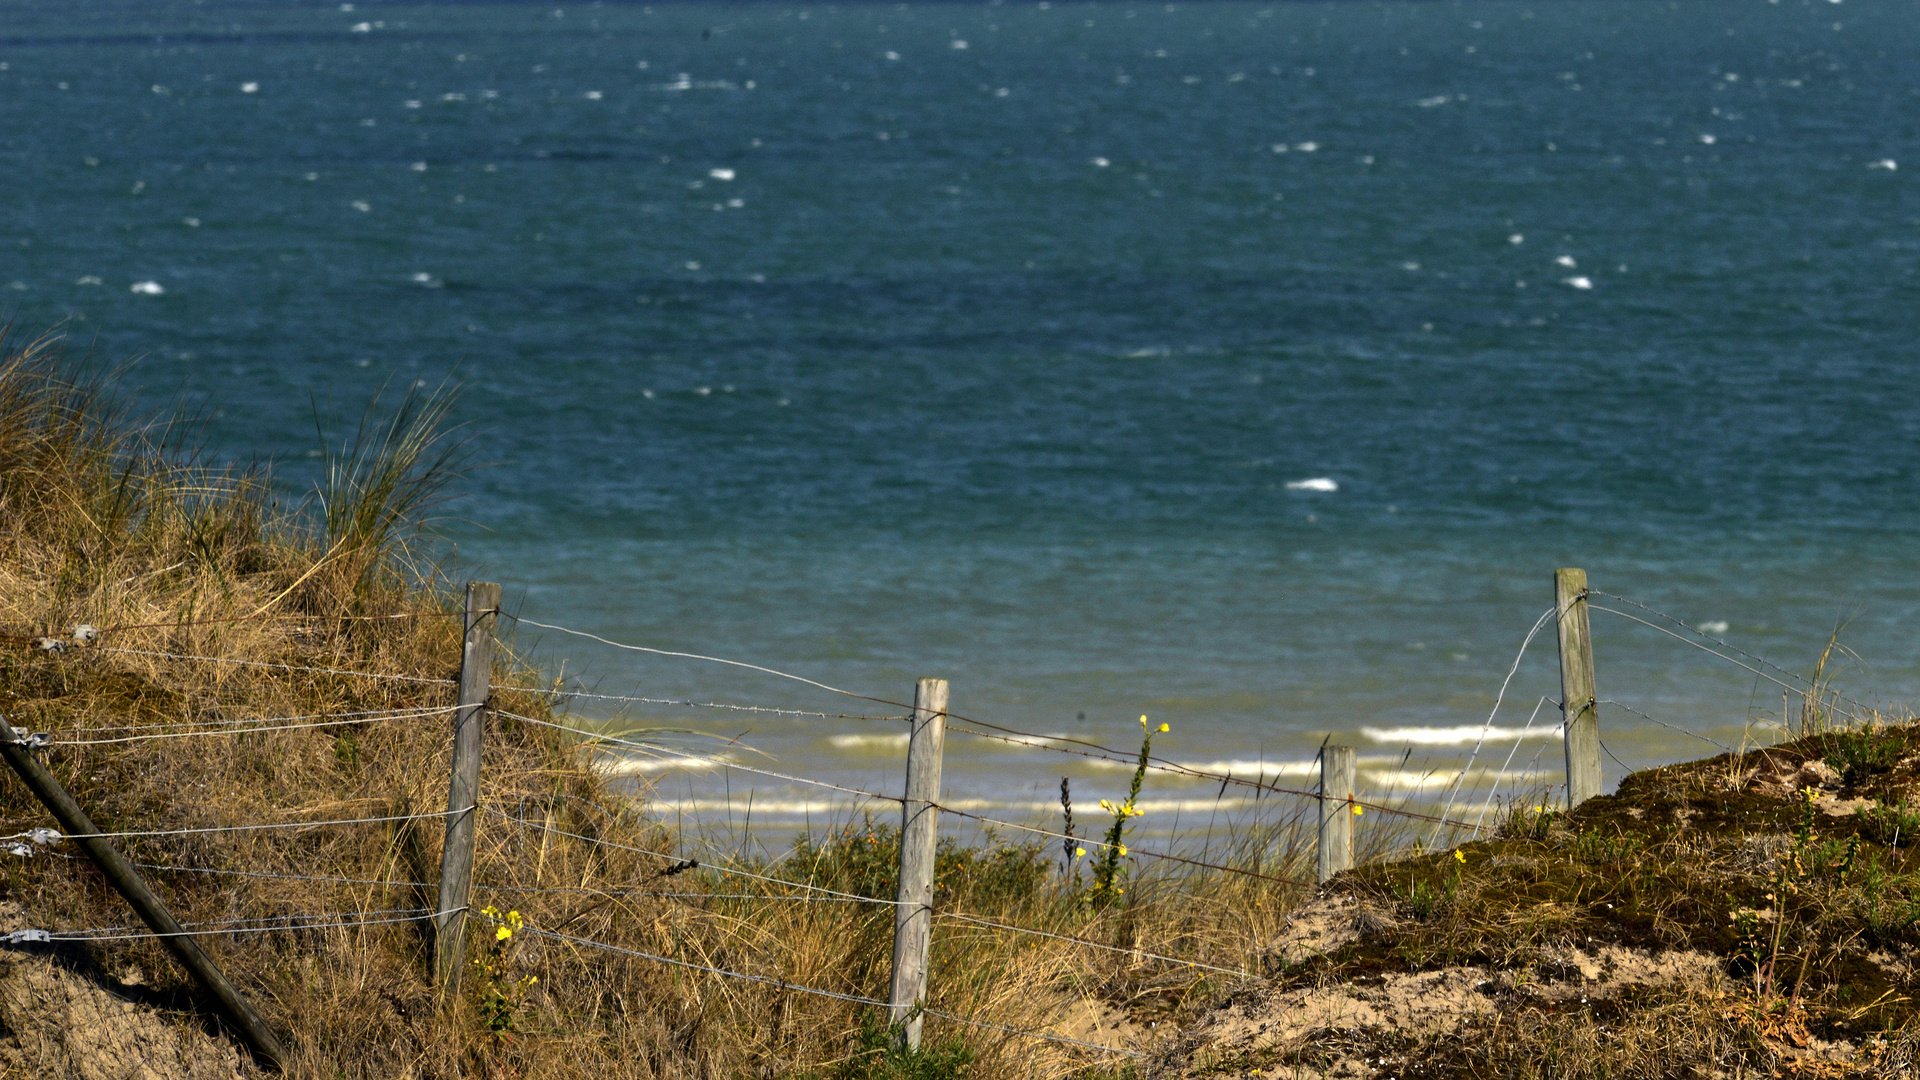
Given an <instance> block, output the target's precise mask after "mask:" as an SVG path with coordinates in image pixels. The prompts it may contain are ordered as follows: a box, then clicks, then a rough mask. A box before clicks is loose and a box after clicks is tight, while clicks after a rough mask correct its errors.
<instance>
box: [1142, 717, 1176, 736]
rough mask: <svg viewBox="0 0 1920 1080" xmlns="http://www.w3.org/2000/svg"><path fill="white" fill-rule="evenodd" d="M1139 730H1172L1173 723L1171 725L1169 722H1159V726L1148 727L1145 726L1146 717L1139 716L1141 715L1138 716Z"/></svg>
mask: <svg viewBox="0 0 1920 1080" xmlns="http://www.w3.org/2000/svg"><path fill="white" fill-rule="evenodd" d="M1140 730H1141V731H1160V732H1166V731H1172V730H1173V725H1171V724H1161V725H1160V726H1159V727H1157V728H1150V727H1148V726H1147V718H1146V717H1145V716H1144V715H1143V716H1141V717H1140Z"/></svg>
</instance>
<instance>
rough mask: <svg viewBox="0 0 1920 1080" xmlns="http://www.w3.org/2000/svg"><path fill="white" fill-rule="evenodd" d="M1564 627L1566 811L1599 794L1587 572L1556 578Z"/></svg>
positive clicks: (1597, 713) (1597, 712)
mask: <svg viewBox="0 0 1920 1080" xmlns="http://www.w3.org/2000/svg"><path fill="white" fill-rule="evenodd" d="M1553 606H1554V610H1555V611H1556V612H1557V613H1558V617H1559V622H1560V715H1561V716H1562V717H1563V718H1564V719H1565V728H1564V729H1563V730H1564V731H1565V734H1566V746H1567V809H1569V810H1571V809H1573V808H1574V807H1576V806H1579V805H1580V804H1581V803H1583V802H1586V801H1587V800H1588V799H1591V798H1593V797H1594V796H1595V795H1598V794H1600V707H1599V702H1598V701H1597V700H1596V695H1595V693H1594V689H1593V636H1592V634H1591V633H1589V631H1588V629H1587V572H1586V571H1585V570H1574V569H1567V568H1563V569H1560V570H1556V571H1554V573H1553Z"/></svg>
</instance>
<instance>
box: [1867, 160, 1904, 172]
mask: <svg viewBox="0 0 1920 1080" xmlns="http://www.w3.org/2000/svg"><path fill="white" fill-rule="evenodd" d="M1899 167H1900V166H1899V165H1898V164H1897V163H1895V162H1894V160H1893V159H1892V158H1881V159H1880V160H1879V161H1872V162H1868V163H1867V168H1869V169H1885V170H1887V171H1888V172H1893V171H1894V170H1896V169H1898V168H1899Z"/></svg>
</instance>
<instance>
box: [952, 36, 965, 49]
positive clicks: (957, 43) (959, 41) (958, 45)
mask: <svg viewBox="0 0 1920 1080" xmlns="http://www.w3.org/2000/svg"><path fill="white" fill-rule="evenodd" d="M952 47H953V48H955V49H964V48H966V47H967V43H966V41H965V39H963V38H954V39H953V42H952Z"/></svg>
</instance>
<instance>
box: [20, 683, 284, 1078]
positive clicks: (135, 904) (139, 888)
mask: <svg viewBox="0 0 1920 1080" xmlns="http://www.w3.org/2000/svg"><path fill="white" fill-rule="evenodd" d="M0 754H4V755H5V757H6V759H7V764H8V765H11V766H13V771H14V772H15V773H18V774H19V776H20V779H21V781H22V782H24V783H25V784H26V785H27V789H28V790H29V791H32V792H33V794H34V796H35V797H36V798H38V799H39V800H40V802H41V803H42V804H43V805H44V806H46V808H47V809H48V810H50V811H52V812H53V818H54V820H55V821H58V822H59V823H60V828H61V830H62V831H63V832H65V833H66V835H67V839H69V840H72V841H74V842H76V843H78V844H79V845H80V849H81V850H82V851H85V852H86V853H87V858H89V859H91V860H93V865H95V866H97V867H99V868H100V873H101V874H102V875H103V876H105V877H106V879H107V882H108V884H110V885H112V886H113V887H114V888H115V889H116V890H118V891H119V893H120V895H121V896H123V897H125V898H126V901H127V904H128V905H129V906H130V907H132V908H133V910H134V913H135V914H137V915H139V916H140V921H141V922H144V923H146V924H147V928H148V929H150V930H152V931H153V932H154V934H155V935H157V936H158V937H159V938H160V944H161V945H163V946H165V947H166V950H167V951H168V952H170V953H172V954H173V958H174V960H176V961H177V962H179V964H180V966H181V967H183V968H186V969H187V973H188V974H189V975H192V976H193V981H194V982H196V983H199V984H200V989H201V990H203V991H205V992H206V994H207V996H208V997H211V998H213V1000H214V1002H215V1004H217V1005H218V1006H219V1008H220V1012H221V1013H222V1014H224V1015H225V1017H226V1019H227V1021H228V1022H230V1023H231V1024H233V1026H234V1027H235V1028H237V1029H239V1032H240V1037H241V1039H243V1040H245V1042H246V1044H247V1046H249V1047H250V1048H252V1050H253V1052H254V1055H255V1056H256V1057H258V1058H260V1060H261V1061H262V1062H264V1063H265V1064H267V1065H270V1066H272V1067H273V1068H276V1069H278V1068H281V1067H283V1066H284V1065H285V1064H286V1059H287V1051H286V1049H285V1048H284V1047H282V1046H281V1045H280V1039H279V1038H278V1037H277V1036H275V1035H274V1033H273V1029H271V1028H269V1027H267V1022H266V1021H265V1020H262V1019H261V1018H260V1014H259V1013H257V1012H255V1011H254V1010H253V1006H252V1005H250V1004H248V1002H247V999H246V998H244V997H242V996H240V991H239V989H238V988H237V987H235V986H234V985H233V984H232V983H230V982H228V981H227V977H226V975H224V974H223V973H222V972H221V971H220V968H219V967H218V966H216V965H215V964H214V962H213V961H212V960H211V959H210V958H208V956H207V954H206V953H205V952H203V951H202V950H201V948H200V943H199V942H197V941H195V940H193V938H191V937H189V936H188V935H187V932H186V931H185V930H183V929H181V927H180V923H179V922H178V921H176V920H175V919H174V917H173V913H172V912H170V911H168V910H167V906H166V905H165V904H162V903H161V902H160V898H159V897H157V896H155V895H154V894H153V890H152V889H149V888H147V883H146V882H145V881H144V880H142V879H141V877H140V874H139V872H138V871H136V870H135V869H134V868H133V865H132V864H131V863H129V862H127V860H126V859H125V858H124V857H123V856H121V854H120V852H119V850H118V849H117V848H115V847H114V846H113V844H112V843H111V842H109V841H108V840H107V839H106V838H105V837H103V836H101V835H99V833H100V830H99V829H98V828H96V827H95V826H94V824H93V819H92V818H89V817H88V816H87V812H86V811H85V810H83V809H81V808H80V804H79V803H78V802H75V801H74V798H73V796H72V795H70V794H68V792H67V789H66V788H65V787H63V786H62V785H61V783H60V781H59V780H58V779H56V778H55V777H54V775H53V773H52V772H50V771H48V769H47V767H46V766H45V765H43V764H41V763H40V760H39V759H38V758H36V757H34V756H33V750H32V748H31V747H29V746H27V745H26V743H25V741H24V740H22V739H21V738H20V733H19V732H18V731H16V730H14V727H13V725H12V724H9V723H7V721H6V719H5V718H4V717H0Z"/></svg>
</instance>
